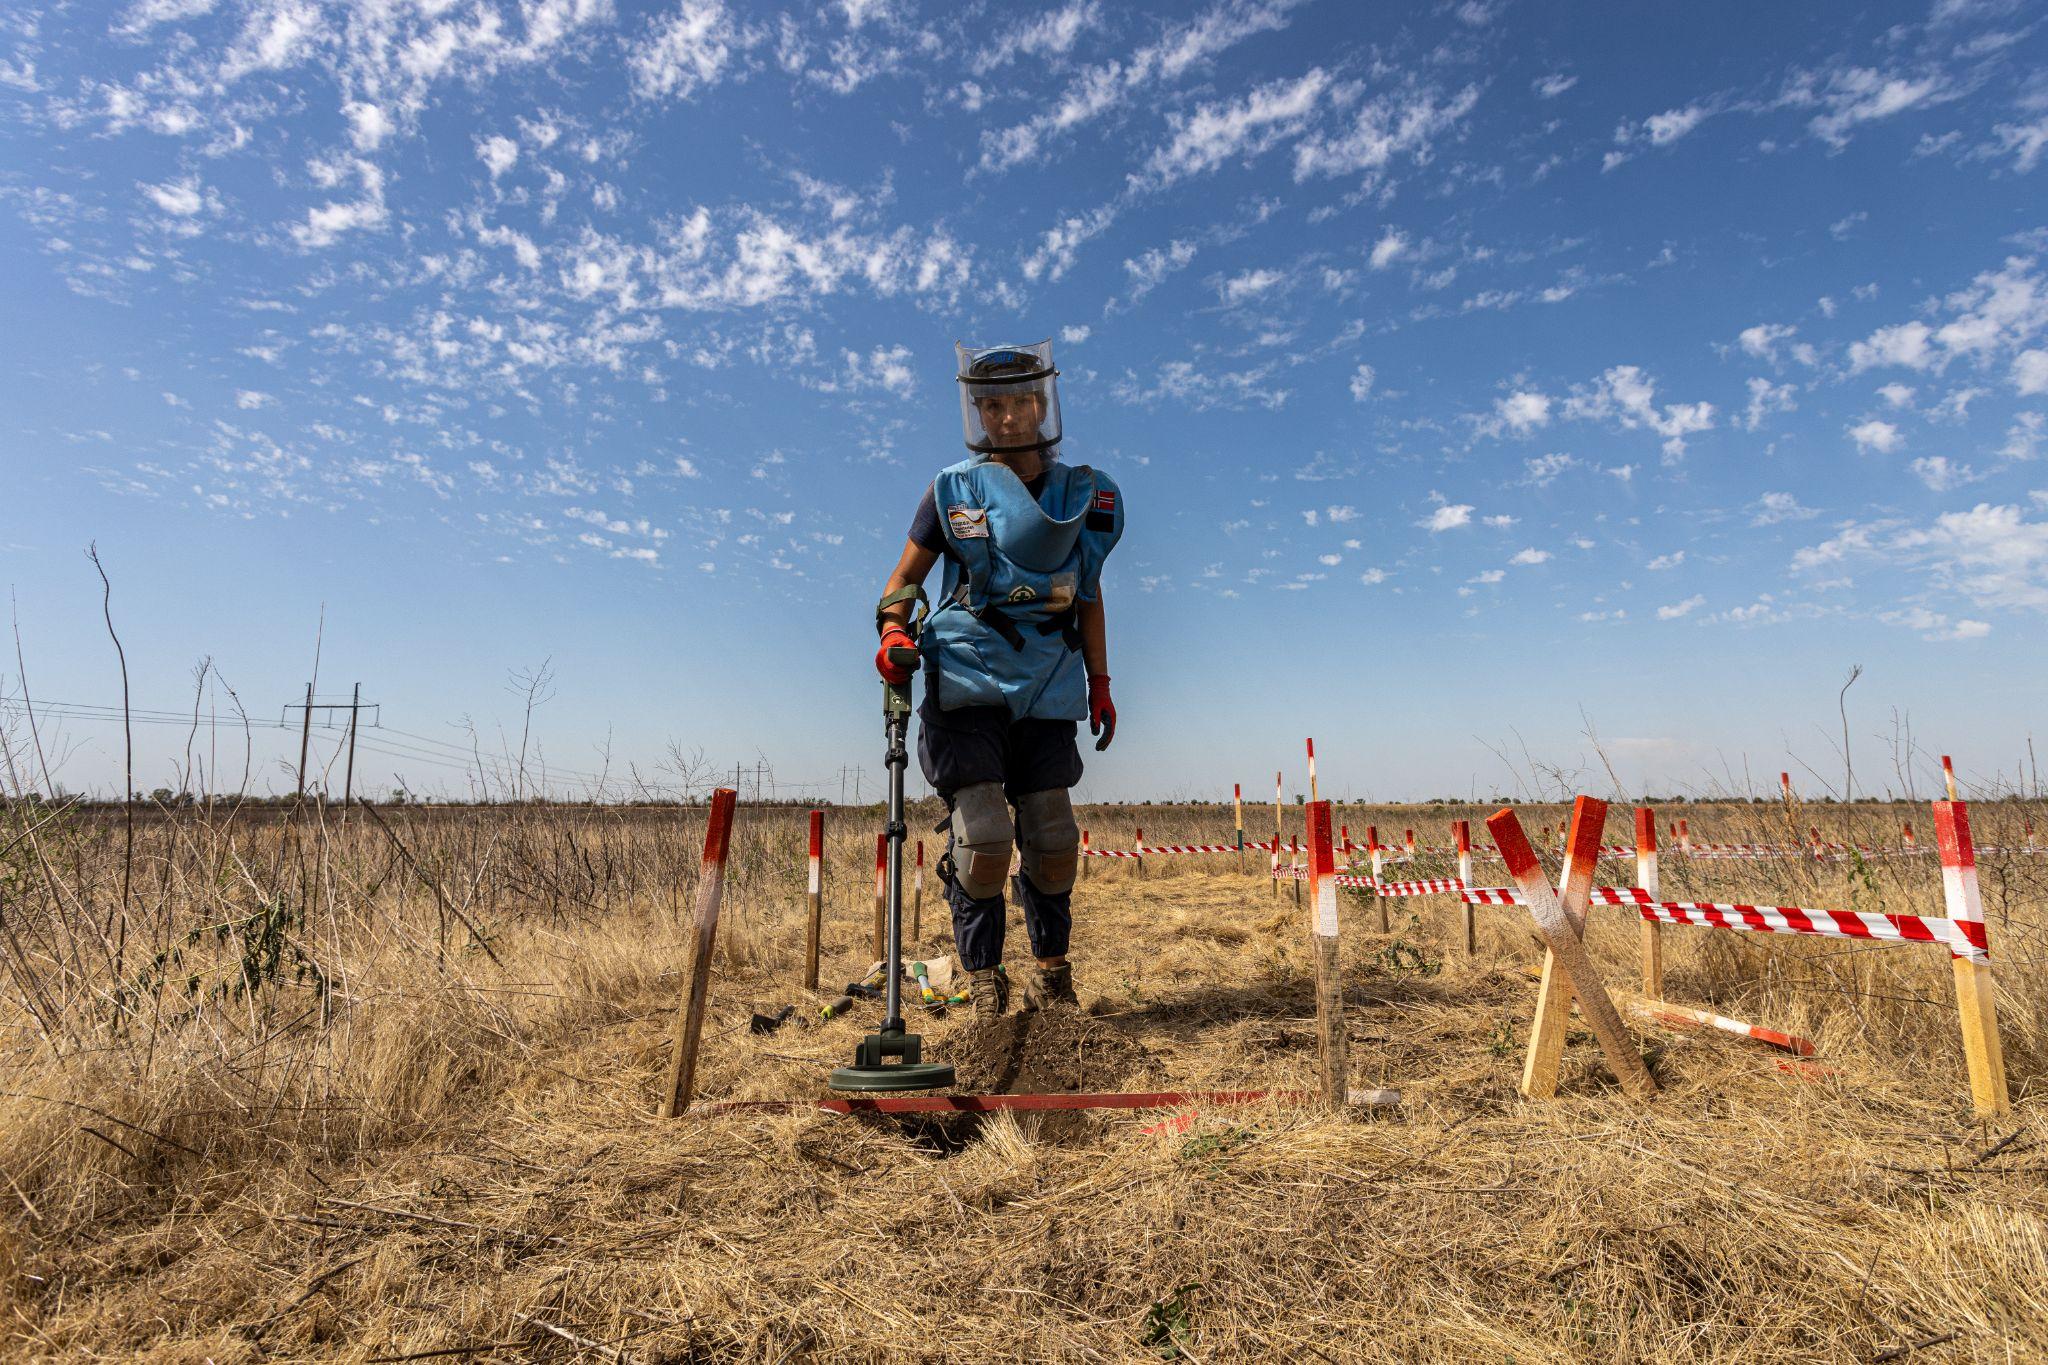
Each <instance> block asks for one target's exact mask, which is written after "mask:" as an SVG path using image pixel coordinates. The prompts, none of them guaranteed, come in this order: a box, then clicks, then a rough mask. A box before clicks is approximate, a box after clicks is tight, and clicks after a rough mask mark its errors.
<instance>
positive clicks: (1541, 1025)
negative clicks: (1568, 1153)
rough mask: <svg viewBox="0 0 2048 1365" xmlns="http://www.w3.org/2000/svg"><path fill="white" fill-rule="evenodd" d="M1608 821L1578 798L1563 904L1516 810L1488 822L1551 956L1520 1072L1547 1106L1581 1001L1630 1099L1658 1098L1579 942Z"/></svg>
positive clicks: (1600, 807) (1599, 806) (1526, 1090)
mask: <svg viewBox="0 0 2048 1365" xmlns="http://www.w3.org/2000/svg"><path fill="white" fill-rule="evenodd" d="M1606 821H1607V803H1606V802H1604V801H1599V800H1595V799H1594V798H1593V797H1590V796H1581V797H1580V798H1579V799H1578V801H1577V802H1576V803H1575V805H1574V806H1573V810H1572V829H1571V837H1570V841H1569V844H1568V846H1567V849H1568V851H1567V853H1566V857H1565V864H1564V869H1563V872H1562V875H1561V877H1560V879H1559V880H1560V886H1561V887H1562V890H1563V899H1562V900H1560V899H1559V897H1558V895H1557V894H1556V893H1554V892H1552V890H1551V889H1550V883H1549V882H1547V881H1545V880H1544V877H1543V865H1542V863H1540V862H1538V861H1537V858H1536V851H1535V850H1534V849H1532V848H1530V847H1529V840H1528V837H1527V836H1526V835H1524V834H1523V833H1522V825H1521V822H1520V821H1519V820H1517V819H1516V818H1515V812H1514V811H1513V809H1511V808H1510V809H1504V810H1501V811H1499V812H1497V813H1496V814H1494V815H1493V816H1492V817H1490V818H1489V819H1488V820H1487V822H1486V827H1487V829H1488V830H1489V831H1490V832H1491V833H1492V835H1493V842H1494V845H1495V846H1496V847H1497V848H1499V849H1500V853H1501V858H1502V860H1503V861H1505V862H1506V863H1507V866H1508V875H1509V877H1511V878H1512V879H1513V880H1514V883H1515V885H1516V886H1518V887H1520V888H1521V890H1522V894H1523V895H1525V896H1526V897H1528V901H1529V913H1530V915H1531V917H1532V918H1534V919H1535V921H1536V931H1537V932H1538V933H1539V934H1541V935H1542V936H1543V941H1544V942H1545V943H1546V944H1547V945H1548V951H1546V952H1545V953H1544V955H1543V985H1542V988H1541V989H1540V990H1539V991H1538V993H1537V997H1536V1026H1535V1028H1534V1029H1533V1030H1532V1031H1531V1033H1530V1035H1529V1056H1528V1060H1527V1063H1526V1064H1525V1065H1524V1067H1523V1070H1522V1093H1523V1094H1524V1095H1527V1096H1528V1097H1529V1098H1531V1099H1548V1098H1549V1097H1551V1096H1553V1095H1555V1094H1556V1093H1557V1073H1558V1067H1559V1064H1560V1063H1561V1062H1562V1061H1563V1058H1564V1034H1565V1027H1566V1025H1567V1024H1568V1023H1569V1022H1570V1019H1571V1008H1572V997H1573V995H1577V996H1578V1000H1579V1012H1580V1013H1581V1014H1582V1015H1584V1016H1585V1019H1586V1023H1587V1025H1588V1027H1590V1028H1591V1029H1592V1030H1593V1036H1594V1037H1595V1038H1597V1039H1599V1041H1600V1050H1601V1051H1602V1052H1603V1053H1605V1054H1606V1056H1607V1064H1608V1066H1609V1067H1610V1068H1612V1069H1613V1071H1614V1074H1615V1075H1616V1076H1617V1077H1618V1078H1619V1079H1620V1081H1621V1084H1622V1088H1623V1089H1625V1090H1627V1091H1628V1092H1629V1093H1630V1094H1632V1095H1649V1094H1653V1093H1655V1091H1656V1089H1657V1082H1656V1080H1655V1079H1654V1078H1652V1077H1651V1075H1650V1072H1649V1069H1648V1068H1647V1067H1645V1066H1644V1065H1643V1057H1642V1054H1641V1053H1640V1052H1638V1051H1637V1050H1636V1047H1635V1043H1634V1042H1633V1041H1632V1040H1631V1039H1630V1037H1629V1035H1628V1030H1627V1028H1626V1027H1625V1026H1624V1025H1623V1024H1622V1022H1621V1015H1620V1013H1619V1012H1618V1011H1617V1010H1616V1009H1615V1008H1614V1001H1613V1000H1611V999H1610V998H1609V997H1608V994H1607V988H1606V986H1605V985H1604V984H1602V982H1601V980H1600V974H1599V972H1598V971H1597V970H1596V969H1595V968H1594V966H1593V961H1592V959H1591V958H1590V957H1588V956H1587V955H1586V945H1585V944H1584V943H1583V942H1581V941H1580V933H1581V932H1582V929H1583V926H1584V923H1585V908H1586V904H1587V902H1588V899H1589V897H1590V896H1591V893H1592V890H1593V873H1594V869H1595V867H1596V866H1597V864H1598V863H1599V859H1600V835H1601V830H1602V828H1603V827H1604V826H1605V824H1606Z"/></svg>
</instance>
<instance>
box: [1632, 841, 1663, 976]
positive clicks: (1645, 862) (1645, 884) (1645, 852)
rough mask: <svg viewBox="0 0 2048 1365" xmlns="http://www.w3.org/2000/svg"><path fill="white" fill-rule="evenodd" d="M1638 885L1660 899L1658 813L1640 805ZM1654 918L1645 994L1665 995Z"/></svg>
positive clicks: (1647, 940) (1647, 931)
mask: <svg viewBox="0 0 2048 1365" xmlns="http://www.w3.org/2000/svg"><path fill="white" fill-rule="evenodd" d="M1636 885H1637V886H1640V887H1641V888H1643V890H1645V891H1647V892H1649V893H1650V899H1652V900H1656V899H1657V812H1656V811H1654V810H1652V809H1651V808H1650V807H1648V806H1637V807H1636ZM1658 928H1659V926H1658V925H1657V923H1656V922H1655V921H1654V920H1644V921H1643V994H1645V995H1647V996H1649V997H1650V998H1651V999H1652V1000H1662V999H1663V998H1664V942H1663V940H1662V939H1660V938H1659V937H1658V936H1657V930H1658Z"/></svg>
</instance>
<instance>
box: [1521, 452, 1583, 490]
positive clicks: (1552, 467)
mask: <svg viewBox="0 0 2048 1365" xmlns="http://www.w3.org/2000/svg"><path fill="white" fill-rule="evenodd" d="M1578 463H1579V462H1578V460H1577V459H1576V458H1575V457H1573V456H1570V455H1565V454H1561V453H1558V452H1552V453H1551V454H1548V455H1532V456H1530V457H1529V458H1528V459H1526V460H1523V461H1522V470H1523V474H1524V477H1525V479H1526V481H1527V482H1529V483H1532V484H1534V485H1535V486H1536V487H1538V488H1547V487H1549V486H1550V484H1551V483H1552V482H1553V481H1555V480H1556V478H1557V476H1558V475H1560V474H1562V473H1564V472H1565V471H1566V470H1567V469H1575V468H1577V467H1578Z"/></svg>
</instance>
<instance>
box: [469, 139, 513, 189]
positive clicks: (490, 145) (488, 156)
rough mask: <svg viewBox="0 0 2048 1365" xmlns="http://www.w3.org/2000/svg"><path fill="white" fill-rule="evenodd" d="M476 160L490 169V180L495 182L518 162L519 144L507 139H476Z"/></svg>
mask: <svg viewBox="0 0 2048 1365" xmlns="http://www.w3.org/2000/svg"><path fill="white" fill-rule="evenodd" d="M476 159H477V160H479V161H481V162H483V163H484V165H485V166H486V167H488V168H489V169H490V172H491V179H493V180H496V179H497V178H498V177H499V176H501V175H503V174H504V173H505V172H507V171H509V170H511V169H512V167H513V165H514V164H516V163H517V162H518V160H519V144H518V143H516V142H514V141H513V140H512V139H511V138H509V137H499V136H492V137H485V138H478V139H477V144H476Z"/></svg>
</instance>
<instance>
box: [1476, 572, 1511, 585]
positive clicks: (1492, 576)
mask: <svg viewBox="0 0 2048 1365" xmlns="http://www.w3.org/2000/svg"><path fill="white" fill-rule="evenodd" d="M1507 576H1508V571H1507V570H1506V569H1482V570H1480V571H1479V572H1478V573H1477V574H1474V575H1473V576H1472V579H1471V581H1472V582H1474V583H1498V582H1500V581H1501V580H1502V579H1504V578H1506V577H1507Z"/></svg>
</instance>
